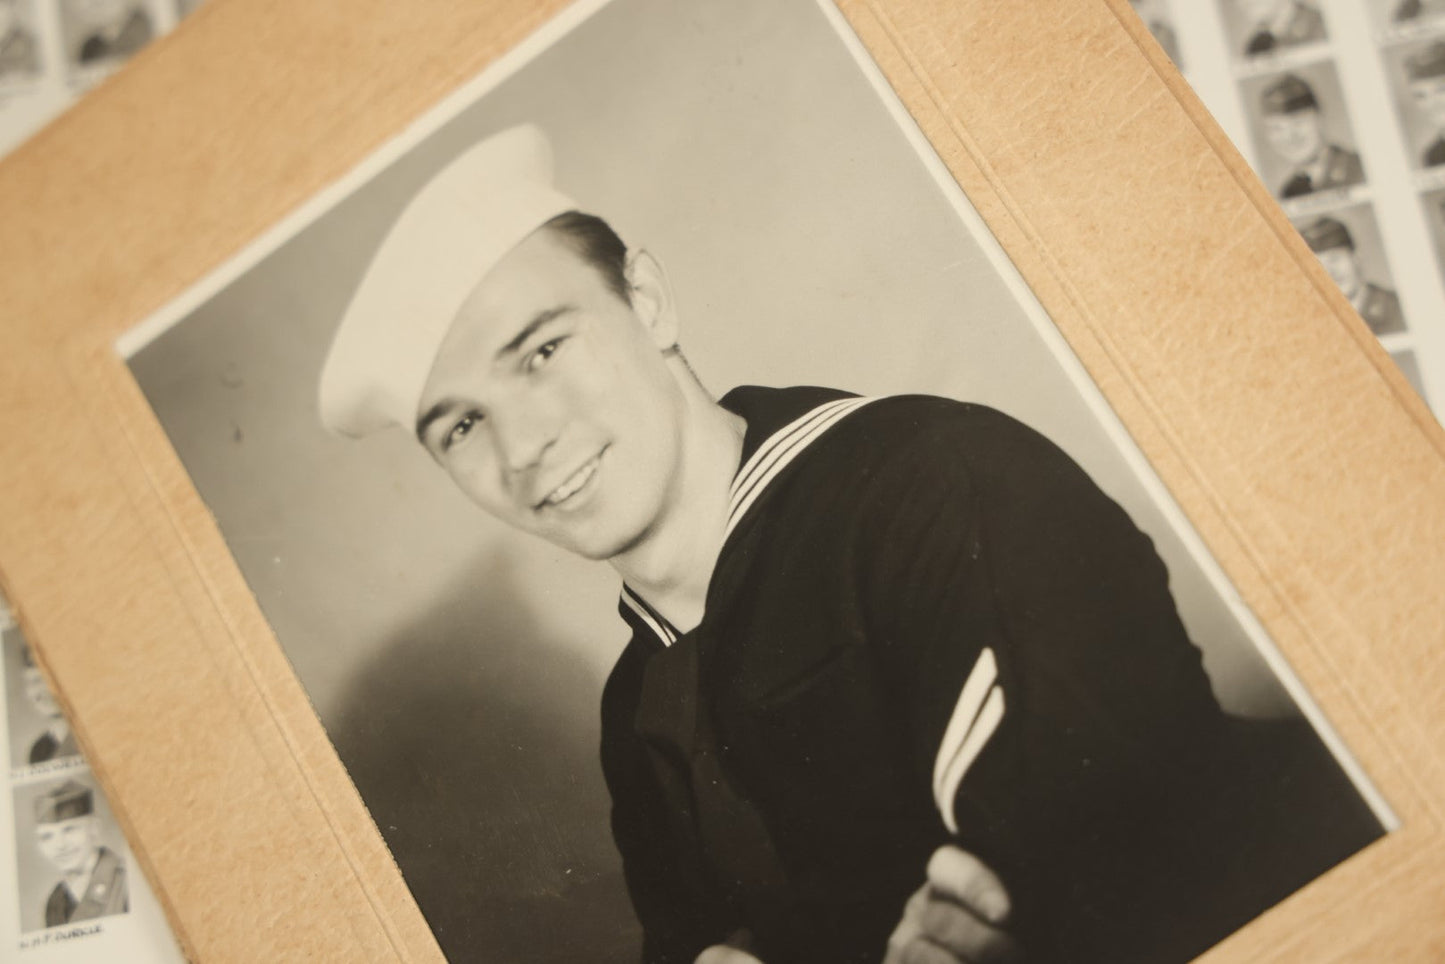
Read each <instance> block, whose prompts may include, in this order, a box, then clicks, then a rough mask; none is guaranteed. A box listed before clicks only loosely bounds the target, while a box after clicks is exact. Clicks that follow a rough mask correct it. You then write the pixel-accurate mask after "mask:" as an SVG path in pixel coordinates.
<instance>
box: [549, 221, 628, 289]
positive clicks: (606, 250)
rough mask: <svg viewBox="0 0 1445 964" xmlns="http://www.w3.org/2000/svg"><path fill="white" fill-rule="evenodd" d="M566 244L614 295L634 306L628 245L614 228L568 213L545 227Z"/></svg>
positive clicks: (604, 223) (602, 222)
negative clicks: (628, 262)
mask: <svg viewBox="0 0 1445 964" xmlns="http://www.w3.org/2000/svg"><path fill="white" fill-rule="evenodd" d="M542 227H544V228H547V229H548V230H550V231H552V232H553V233H554V234H555V235H556V236H557V237H559V238H561V239H562V240H563V241H564V242H566V244H567V246H568V247H570V248H571V249H572V250H573V251H574V252H575V253H576V254H577V256H578V257H580V258H581V259H582V260H583V261H586V262H587V263H588V264H590V265H591V266H592V267H594V268H596V269H597V273H598V274H600V275H602V280H603V282H604V283H606V285H607V287H608V288H610V289H612V293H613V294H615V295H617V297H619V298H621V299H622V300H623V301H624V302H626V303H627V304H631V303H632V285H631V284H629V283H628V281H627V245H625V244H623V243H622V239H621V238H619V237H618V236H617V232H616V231H613V230H612V226H611V225H610V224H608V223H607V222H606V221H604V220H602V219H601V218H599V217H597V216H596V215H593V214H583V213H582V212H581V211H566V212H563V213H562V214H559V215H557V216H556V217H554V218H552V219H551V220H550V221H548V222H546V223H545V224H543V225H542Z"/></svg>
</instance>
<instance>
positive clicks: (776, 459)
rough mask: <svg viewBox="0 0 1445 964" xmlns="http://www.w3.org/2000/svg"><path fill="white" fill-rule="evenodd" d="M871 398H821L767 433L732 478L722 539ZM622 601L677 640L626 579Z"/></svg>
mask: <svg viewBox="0 0 1445 964" xmlns="http://www.w3.org/2000/svg"><path fill="white" fill-rule="evenodd" d="M872 401H876V399H873V398H859V397H849V398H838V399H834V400H833V401H831V402H824V403H823V404H822V405H819V406H818V407H817V408H814V409H812V410H811V411H808V412H806V413H805V414H803V415H801V416H799V417H798V418H795V419H793V421H791V422H789V423H788V424H787V425H784V426H783V427H782V428H780V429H778V430H777V431H776V432H774V433H773V434H772V435H769V436H768V437H767V439H766V440H765V441H764V442H763V444H762V445H760V446H758V450H757V451H756V452H754V453H753V454H752V457H751V458H749V459H748V461H747V463H746V464H745V465H743V467H742V468H741V469H739V470H738V474H737V476H736V477H735V478H734V479H733V484H732V489H731V491H730V494H729V496H728V523H727V529H726V531H724V532H723V542H726V541H727V539H728V537H729V536H731V535H732V533H733V529H735V528H737V524H738V523H739V522H741V521H742V519H743V517H744V516H746V515H747V513H748V509H750V508H752V505H753V503H754V502H756V501H757V499H758V496H760V495H762V493H763V490H764V489H766V488H767V487H768V485H769V484H771V483H772V481H773V480H774V479H775V478H777V477H778V474H779V473H780V472H782V471H783V470H784V469H786V468H787V467H788V465H789V464H791V463H792V461H793V459H795V458H797V457H798V456H799V455H800V454H801V453H802V452H803V450H804V449H806V448H807V447H808V446H809V445H811V444H813V443H814V442H815V441H817V440H818V439H819V438H820V437H821V436H822V435H823V433H824V432H826V431H828V429H830V428H832V427H833V426H834V425H837V424H838V423H839V422H840V421H842V420H843V418H844V417H845V416H847V415H849V414H851V413H853V412H856V411H857V410H858V409H860V408H862V407H863V406H864V405H867V404H868V403H869V402H872ZM622 601H623V602H624V603H626V604H627V608H628V609H631V610H632V612H633V613H634V614H635V615H636V616H637V618H638V619H640V620H642V622H643V624H645V625H646V626H647V628H649V629H651V630H652V632H653V635H655V636H656V637H657V638H658V639H659V640H661V641H662V644H663V645H664V646H671V645H672V644H673V643H675V642H677V633H676V632H674V631H673V629H672V627H671V626H669V625H668V624H667V621H666V620H665V619H661V618H659V617H658V616H656V615H654V614H653V612H652V609H651V607H649V606H648V605H647V603H646V602H644V601H643V599H642V597H641V596H639V595H637V593H635V592H633V590H632V587H631V586H628V585H627V584H626V583H623V584H622Z"/></svg>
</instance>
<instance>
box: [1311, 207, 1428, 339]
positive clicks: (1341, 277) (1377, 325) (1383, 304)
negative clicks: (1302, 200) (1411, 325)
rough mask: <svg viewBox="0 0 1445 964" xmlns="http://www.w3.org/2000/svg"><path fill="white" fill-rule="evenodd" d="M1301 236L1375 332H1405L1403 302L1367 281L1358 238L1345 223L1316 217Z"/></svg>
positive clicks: (1393, 293)
mask: <svg viewBox="0 0 1445 964" xmlns="http://www.w3.org/2000/svg"><path fill="white" fill-rule="evenodd" d="M1300 234H1301V235H1302V236H1303V237H1304V239H1305V243H1306V244H1308V245H1309V246H1310V250H1311V251H1313V252H1314V253H1315V256H1316V257H1317V258H1319V259H1320V263H1321V264H1322V265H1324V268H1325V270H1326V271H1328V272H1329V275H1330V277H1331V278H1333V279H1334V280H1335V284H1337V285H1339V286H1340V290H1341V291H1343V292H1344V293H1345V297H1346V298H1348V299H1350V304H1352V305H1354V307H1355V310H1356V311H1358V312H1359V313H1360V317H1361V318H1363V319H1365V324H1367V325H1369V326H1370V330H1371V331H1373V332H1374V333H1375V334H1377V335H1388V334H1390V333H1391V332H1396V331H1403V330H1404V328H1405V320H1404V317H1403V316H1402V315H1401V313H1400V299H1399V298H1398V297H1396V295H1395V292H1393V291H1391V290H1390V289H1389V288H1384V287H1381V286H1380V285H1377V284H1375V283H1374V282H1371V281H1366V280H1365V277H1364V274H1363V272H1362V271H1361V270H1360V259H1359V256H1358V255H1357V254H1356V253H1355V239H1354V237H1353V236H1352V235H1351V234H1350V229H1349V228H1348V227H1346V226H1345V224H1344V222H1342V221H1339V220H1337V219H1335V218H1332V217H1320V218H1316V219H1315V220H1313V221H1311V222H1310V223H1309V224H1306V225H1305V226H1304V227H1303V228H1301V229H1300Z"/></svg>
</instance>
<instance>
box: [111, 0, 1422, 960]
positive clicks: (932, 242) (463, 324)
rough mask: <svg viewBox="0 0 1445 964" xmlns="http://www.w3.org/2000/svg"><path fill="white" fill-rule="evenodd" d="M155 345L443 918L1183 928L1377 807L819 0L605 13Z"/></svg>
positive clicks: (606, 943)
mask: <svg viewBox="0 0 1445 964" xmlns="http://www.w3.org/2000/svg"><path fill="white" fill-rule="evenodd" d="M117 350H118V351H119V352H120V353H121V354H122V355H124V356H125V357H126V359H127V363H128V365H129V368H130V371H131V372H132V374H133V375H134V378H135V380H136V383H137V385H138V386H139V388H140V389H141V391H142V392H143V393H144V395H145V397H146V399H147V400H148V402H149V404H150V406H151V408H152V410H153V411H154V413H155V416H156V418H157V420H158V422H159V424H160V426H161V427H162V428H163V429H164V431H165V433H166V436H167V437H168V438H169V440H170V442H171V444H172V446H173V447H174V450H175V453H176V455H177V457H178V459H179V462H180V464H181V465H183V466H184V468H185V471H186V472H187V474H188V475H189V477H190V479H191V480H192V482H193V483H194V485H195V488H196V491H197V493H198V494H199V495H200V497H201V499H202V500H203V501H204V503H205V505H206V507H207V508H208V509H209V511H210V512H211V513H212V514H213V516H214V519H215V523H216V526H217V527H218V530H219V532H220V534H221V535H222V536H223V537H224V539H225V541H226V545H227V546H228V547H229V549H230V551H231V553H232V557H233V558H234V560H235V563H236V566H237V567H238V569H239V571H240V572H241V574H242V575H243V576H244V578H245V580H246V582H247V584H248V586H249V587H250V589H251V591H252V592H253V594H254V596H255V599H256V602H257V603H258V605H259V607H260V610H261V611H262V612H263V613H264V615H265V617H266V620H267V622H268V623H269V624H270V626H271V628H272V629H273V631H274V633H275V637H276V639H277V641H278V642H279V644H280V646H281V648H282V649H283V650H284V652H285V654H286V656H287V657H288V659H289V660H290V662H291V664H292V667H293V668H294V670H295V672H296V675H297V677H298V679H299V680H300V682H301V684H302V685H303V686H304V687H305V689H306V692H307V694H308V696H309V697H310V700H311V703H312V705H313V707H314V708H315V711H316V713H317V715H318V717H319V718H320V720H321V722H322V723H323V725H324V726H325V728H326V731H327V734H328V736H329V737H330V739H331V741H332V743H333V744H334V746H335V748H336V751H337V753H338V755H339V757H340V759H341V761H342V763H343V764H344V765H345V767H346V770H347V772H348V774H349V775H350V777H351V778H352V780H353V782H354V783H355V785H356V787H357V790H358V791H359V793H360V795H361V798H362V799H363V800H364V802H365V803H366V806H367V808H368V810H369V811H370V813H371V816H372V818H373V819H374V821H375V823H376V826H377V827H378V829H379V830H380V832H381V834H382V835H383V837H384V838H385V840H386V843H387V845H388V846H389V847H390V849H391V851H392V853H393V855H394V856H395V858H396V861H397V864H398V866H399V867H400V869H401V872H402V874H403V876H404V878H405V880H406V882H407V885H408V887H409V888H410V890H411V892H412V893H413V895H414V896H415V897H416V900H417V903H418V905H419V907H420V908H421V911H422V913H423V914H424V915H425V916H426V918H427V921H428V923H429V925H430V926H431V928H432V930H433V932H434V934H435V935H436V937H437V940H438V942H439V943H440V945H441V947H442V949H443V951H444V952H445V953H446V954H447V955H448V957H449V958H450V959H453V960H458V961H466V960H477V961H492V960H527V961H532V962H559V964H560V962H573V961H578V960H588V961H599V962H636V961H645V962H688V964H692V962H694V961H701V962H704V964H707V962H729V961H730V962H734V964H739V962H741V964H753V962H763V964H801V962H816V961H831V962H853V961H856V962H868V964H881V962H890V964H892V962H898V961H902V960H915V959H928V960H940V961H944V960H948V961H977V960H1027V961H1060V960H1069V961H1080V962H1083V961H1087V962H1105V961H1108V962H1131V961H1134V962H1144V961H1149V962H1183V961H1186V960H1189V959H1191V958H1193V957H1195V956H1197V955H1198V954H1200V953H1202V952H1203V951H1204V950H1205V949H1207V948H1208V947H1210V946H1212V945H1214V944H1216V943H1217V942H1219V941H1220V940H1222V939H1224V938H1225V937H1226V936H1228V935H1229V934H1230V933H1232V932H1234V931H1235V930H1237V929H1238V928H1240V927H1241V926H1243V925H1244V924H1245V923H1247V922H1248V921H1250V920H1251V919H1253V918H1255V917H1257V916H1258V915H1260V914H1261V913H1263V912H1264V911H1266V910H1267V909H1268V908H1269V907H1271V906H1272V905H1274V904H1276V903H1278V902H1279V901H1281V900H1283V899H1284V898H1286V897H1287V896H1288V895H1290V894H1291V893H1293V892H1295V891H1297V890H1298V889H1299V888H1301V887H1303V886H1305V885H1306V884H1308V883H1309V882H1310V881H1311V880H1313V879H1315V878H1316V877H1318V876H1319V875H1320V874H1322V873H1324V872H1325V871H1327V870H1328V869H1330V868H1331V867H1333V866H1335V865H1337V864H1339V863H1340V862H1341V861H1344V860H1346V859H1348V858H1349V857H1350V856H1351V855H1352V854H1354V853H1356V852H1358V851H1359V850H1361V849H1362V848H1364V847H1366V846H1368V845H1369V844H1370V843H1371V842H1372V841H1374V840H1376V839H1378V838H1379V837H1381V836H1382V835H1383V834H1385V833H1386V832H1387V831H1388V830H1389V829H1391V828H1392V827H1393V819H1394V818H1393V817H1392V816H1391V814H1390V811H1389V809H1388V806H1387V805H1386V803H1385V802H1384V801H1383V800H1381V799H1380V797H1379V795H1378V794H1377V793H1376V792H1375V791H1374V790H1373V788H1372V787H1371V785H1370V783H1369V781H1368V779H1367V777H1366V776H1365V775H1364V774H1363V772H1362V771H1361V770H1360V769H1359V767H1358V766H1357V765H1356V764H1355V763H1354V762H1353V759H1352V758H1351V756H1350V754H1349V752H1348V749H1347V748H1345V747H1344V746H1343V745H1342V744H1341V743H1340V742H1339V740H1338V739H1337V738H1336V737H1335V736H1334V735H1333V733H1332V731H1331V730H1330V728H1329V726H1328V722H1327V721H1326V720H1325V719H1324V718H1323V716H1322V715H1321V714H1320V712H1319V711H1318V709H1317V708H1316V707H1315V706H1314V704H1313V701H1312V700H1311V699H1310V697H1309V694H1308V693H1307V692H1306V691H1305V689H1304V688H1303V686H1302V685H1301V684H1300V683H1299V681H1298V680H1297V679H1296V678H1295V677H1294V676H1293V674H1292V673H1291V672H1290V671H1289V668H1288V666H1287V664H1286V663H1285V662H1284V660H1283V658H1282V657H1281V656H1280V654H1279V653H1278V651H1277V650H1276V649H1275V648H1274V646H1273V645H1272V643H1271V642H1270V641H1269V640H1268V638H1267V637H1266V636H1265V635H1264V633H1263V631H1262V629H1261V628H1260V626H1259V624H1258V622H1257V621H1256V620H1255V618H1254V616H1253V615H1252V614H1251V613H1250V612H1249V611H1248V610H1247V609H1246V608H1245V607H1244V606H1243V604H1242V603H1241V602H1240V600H1239V597H1238V594H1237V593H1236V592H1235V591H1234V590H1233V589H1232V588H1231V587H1230V585H1229V584H1228V582H1227V581H1226V580H1225V579H1224V577H1223V574H1222V572H1221V571H1220V570H1219V567H1218V565H1217V564H1216V563H1215V562H1214V561H1213V559H1212V558H1211V557H1210V556H1209V554H1208V552H1207V550H1206V549H1205V548H1204V547H1203V544H1202V542H1201V540H1200V539H1199V537H1198V536H1197V535H1196V534H1195V533H1194V532H1193V530H1192V529H1191V528H1190V527H1189V525H1188V523H1187V521H1186V520H1185V518H1184V517H1183V515H1182V513H1181V512H1180V511H1179V509H1178V508H1177V506H1176V505H1175V504H1174V503H1173V501H1172V500H1171V499H1170V497H1169V495H1168V493H1167V491H1166V490H1165V489H1164V488H1163V486H1162V484H1161V483H1160V482H1159V480H1158V478H1157V477H1156V476H1155V475H1154V473H1153V471H1152V470H1151V469H1150V467H1149V465H1148V463H1147V461H1146V460H1145V459H1144V458H1143V456H1142V454H1141V453H1140V452H1139V450H1138V449H1137V448H1136V447H1135V446H1134V444H1133V443H1132V441H1131V440H1130V438H1129V436H1128V434H1127V433H1126V432H1125V431H1124V430H1123V428H1122V426H1121V424H1120V423H1119V422H1118V421H1117V419H1116V417H1115V416H1114V415H1113V413H1112V411H1111V410H1110V409H1109V408H1108V406H1107V404H1106V403H1105V402H1104V400H1103V397H1102V395H1101V394H1100V393H1099V391H1098V389H1097V388H1096V387H1095V386H1094V385H1093V383H1092V382H1090V381H1089V380H1088V378H1087V376H1086V375H1085V373H1084V371H1083V368H1082V366H1081V365H1080V364H1079V362H1078V361H1077V359H1076V358H1075V357H1074V356H1073V355H1072V354H1071V353H1070V352H1069V350H1068V348H1067V345H1066V344H1065V342H1064V341H1063V340H1062V337H1061V336H1060V335H1059V333H1058V331H1057V330H1056V329H1055V328H1053V327H1052V325H1051V324H1050V323H1049V321H1048V319H1047V317H1046V316H1044V315H1043V313H1042V310H1041V309H1040V307H1039V305H1038V302H1037V300H1035V299H1034V298H1033V295H1032V293H1031V292H1030V291H1029V290H1028V288H1027V287H1026V286H1025V285H1024V284H1023V282H1022V280H1021V279H1020V277H1019V276H1018V274H1017V273H1016V272H1015V270H1014V269H1013V267H1012V265H1011V264H1010V263H1009V261H1008V259H1007V258H1006V257H1005V256H1004V255H1003V253H1002V250H1001V249H1000V248H999V246H998V244H997V242H996V241H995V240H994V239H993V238H992V236H991V235H989V234H988V232H987V231H986V229H985V228H984V227H983V224H982V221H981V219H980V218H979V217H978V215H977V213H976V212H975V211H974V210H973V209H972V207H971V206H970V205H969V203H968V201H967V199H966V198H964V197H963V195H962V194H961V193H960V192H959V190H958V188H957V186H956V184H954V182H953V181H952V180H951V179H950V178H949V176H948V174H947V173H946V171H945V169H944V168H943V167H942V164H941V161H940V160H939V159H938V157H937V156H936V154H934V152H933V150H932V148H931V147H930V146H929V145H928V142H927V140H926V139H924V138H923V136H922V135H921V133H920V132H919V131H918V129H917V127H916V126H915V125H914V124H913V122H912V121H911V119H909V118H908V116H907V114H906V113H905V112H904V111H903V110H902V108H901V107H900V106H899V105H898V103H897V101H896V100H895V98H894V97H893V95H892V93H891V92H890V91H889V90H888V89H887V88H886V85H885V84H883V82H882V81H881V79H880V77H879V75H878V74H877V72H876V68H875V67H874V66H873V65H872V63H871V62H870V61H868V60H867V58H866V54H864V53H863V52H862V48H861V46H860V45H859V44H858V41H857V40H856V38H854V37H853V36H852V34H851V33H849V32H848V29H847V27H846V26H845V25H844V23H843V21H842V19H841V17H840V16H839V14H838V13H837V11H836V10H835V9H833V8H832V6H831V5H829V4H826V3H820V2H817V0H788V2H779V0H738V2H734V3H728V4H718V3H711V2H707V0H613V2H610V3H595V2H594V3H588V4H586V5H585V6H579V7H574V8H572V9H570V10H569V11H568V13H567V14H566V15H565V16H564V18H563V20H562V21H561V22H559V23H556V24H552V25H549V26H548V27H547V28H545V29H544V30H543V31H542V33H541V34H539V35H538V36H537V37H534V38H532V39H531V40H529V41H528V42H527V43H526V44H524V45H523V46H522V47H521V48H519V49H518V50H517V51H514V52H513V53H512V54H509V55H508V56H507V58H505V59H504V60H503V62H501V63H499V64H498V65H497V66H495V67H494V68H492V69H491V70H490V71H489V72H488V74H486V75H484V76H483V77H482V78H479V79H478V81H477V82H476V83H475V84H473V85H472V86H470V87H469V88H468V89H467V90H466V91H463V92H461V93H459V94H458V95H457V96H456V97H454V98H453V99H452V100H451V101H449V102H448V104H447V105H445V106H444V107H443V108H440V109H439V111H438V113H436V114H434V115H431V116H430V118H429V119H427V120H426V121H424V122H419V123H418V124H417V125H415V126H414V127H413V128H412V129H411V130H410V132H409V134H408V135H407V137H406V138H404V139H403V140H401V141H398V142H396V143H394V144H391V145H389V146H388V147H387V148H385V149H384V151H383V153H382V154H379V155H377V156H376V157H374V158H373V159H371V160H370V161H367V162H365V163H363V165H362V166H361V167H360V168H358V169H357V170H356V171H354V172H353V173H352V175H349V176H348V178H347V180H346V181H345V182H343V183H342V184H339V185H337V186H335V187H334V188H333V189H331V190H329V191H328V192H327V194H326V195H325V196H323V197H322V198H319V199H317V200H316V201H315V202H314V203H312V204H309V205H308V206H307V207H306V208H305V209H304V210H302V211H300V212H297V214H296V215H295V216H294V217H293V218H292V219H291V220H290V221H289V222H288V223H287V225H286V226H285V227H284V229H278V230H277V231H275V232H272V233H271V234H270V235H268V237H267V238H266V239H263V240H262V241H261V242H258V243H257V245H255V246H253V247H252V248H251V249H249V250H248V251H247V252H245V253H243V254H242V255H241V256H239V257H238V259H237V260H235V261H234V262H232V263H230V264H229V265H227V266H226V267H224V268H223V269H221V270H220V271H219V272H218V273H217V274H216V275H214V276H212V277H211V278H208V279H206V280H204V281H203V282H201V283H200V285H199V286H198V287H197V288H196V289H195V290H193V291H192V292H190V293H188V294H187V295H185V296H183V297H182V298H181V299H180V300H179V301H177V302H176V303H175V304H174V305H172V306H170V307H168V308H166V309H164V310H162V311H161V312H160V313H159V314H157V315H156V316H155V317H153V318H152V319H150V320H148V321H146V322H145V323H143V324H142V325H141V326H140V327H138V328H136V329H135V330H133V331H131V332H130V333H128V334H127V335H126V336H125V337H124V338H123V339H122V340H121V342H120V343H119V344H118V345H117ZM915 955H924V956H922V957H918V956H915Z"/></svg>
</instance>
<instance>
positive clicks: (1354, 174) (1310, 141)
mask: <svg viewBox="0 0 1445 964" xmlns="http://www.w3.org/2000/svg"><path fill="white" fill-rule="evenodd" d="M1260 107H1261V108H1262V113H1263V124H1264V136H1265V140H1267V141H1268V142H1269V146H1270V148H1271V149H1272V150H1274V152H1275V153H1276V154H1278V155H1279V156H1280V157H1281V158H1283V159H1284V160H1286V161H1288V162H1289V163H1290V165H1291V166H1292V167H1293V171H1292V173H1291V174H1290V176H1289V177H1288V178H1287V179H1286V180H1285V182H1284V184H1283V185H1281V187H1280V190H1279V196H1280V197H1281V198H1283V199H1289V198H1294V197H1302V196H1304V195H1307V194H1313V193H1314V192H1316V191H1325V190H1329V189H1331V188H1340V187H1352V186H1353V185H1356V184H1359V183H1361V182H1362V181H1364V179H1365V169H1364V166H1363V165H1362V164H1361V163H1360V155H1358V154H1356V153H1355V152H1354V151H1352V150H1349V149H1347V148H1344V147H1341V146H1340V145H1338V144H1331V143H1329V142H1328V141H1327V140H1326V139H1325V134H1324V127H1323V123H1322V117H1321V114H1320V102H1319V100H1318V99H1316V97H1315V92H1314V89H1313V88H1311V87H1310V85H1309V84H1308V83H1306V82H1305V81H1304V80H1303V79H1302V78H1300V77H1299V76H1297V75H1295V74H1285V75H1284V76H1282V77H1280V78H1279V79H1278V80H1275V81H1274V82H1273V83H1271V84H1270V85H1269V86H1268V87H1266V88H1265V89H1264V91H1263V93H1262V94H1261V95H1260Z"/></svg>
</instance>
